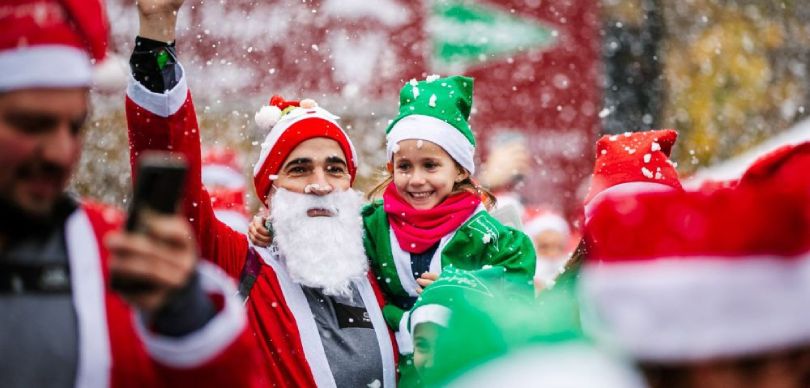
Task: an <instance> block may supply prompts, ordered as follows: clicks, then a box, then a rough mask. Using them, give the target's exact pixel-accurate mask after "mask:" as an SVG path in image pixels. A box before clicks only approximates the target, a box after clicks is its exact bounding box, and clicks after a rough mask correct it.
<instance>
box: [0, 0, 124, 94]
mask: <svg viewBox="0 0 810 388" xmlns="http://www.w3.org/2000/svg"><path fill="white" fill-rule="evenodd" d="M107 35H108V26H107V16H106V13H105V11H104V7H103V5H102V3H101V2H100V1H98V0H35V1H32V0H5V1H3V2H2V4H0V73H1V74H3V76H2V77H0V91H9V90H17V89H25V88H46V87H84V86H88V87H89V86H90V85H91V83H92V76H93V71H92V70H93V63H94V62H100V61H101V60H103V59H104V56H105V53H106V50H107Z"/></svg>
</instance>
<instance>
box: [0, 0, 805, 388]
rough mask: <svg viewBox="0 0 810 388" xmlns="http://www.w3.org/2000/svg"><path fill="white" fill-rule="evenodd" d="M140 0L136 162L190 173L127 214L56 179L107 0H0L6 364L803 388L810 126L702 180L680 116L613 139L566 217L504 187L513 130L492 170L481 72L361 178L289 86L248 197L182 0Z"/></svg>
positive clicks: (392, 132) (22, 376) (424, 115)
mask: <svg viewBox="0 0 810 388" xmlns="http://www.w3.org/2000/svg"><path fill="white" fill-rule="evenodd" d="M135 7H136V8H137V10H138V15H139V22H140V29H139V32H138V35H137V36H135V37H133V38H134V42H135V43H134V50H133V52H132V54H131V57H130V62H129V63H130V68H131V77H130V78H129V84H128V86H127V89H126V100H125V102H124V106H125V110H126V119H127V133H128V136H129V143H130V162H131V166H132V175H133V180H137V179H138V169H137V166H138V161H139V158H140V157H141V156H142V155H145V154H147V153H150V152H153V151H168V152H171V153H172V154H173V155H175V156H176V157H178V158H181V159H182V160H184V161H185V163H186V165H187V167H188V171H187V177H186V179H185V180H184V181H182V182H177V185H182V186H183V195H182V196H181V199H180V203H179V204H178V211H177V214H171V215H166V214H160V213H156V212H149V211H147V212H145V213H143V214H142V217H141V219H140V222H141V224H142V225H141V228H139V229H138V230H136V231H131V230H129V229H123V228H122V227H121V226H122V224H123V223H124V220H125V216H123V215H122V213H121V212H120V211H119V210H116V209H113V208H110V207H107V206H104V205H100V204H96V203H92V202H88V201H83V200H79V199H76V198H74V197H72V196H71V195H70V194H68V193H66V191H65V187H66V186H67V183H68V180H69V179H70V175H71V172H72V171H73V169H74V168H75V166H76V164H77V162H78V160H79V158H80V156H81V146H82V141H83V139H82V135H81V127H82V126H83V124H84V122H85V120H86V119H87V116H88V111H89V110H90V109H91V107H90V106H89V103H88V101H89V99H88V95H89V91H90V86H91V75H92V64H91V63H92V62H99V61H102V60H103V59H104V55H105V50H106V36H107V30H106V29H107V25H106V20H105V17H104V15H103V6H102V4H101V3H99V2H98V1H97V0H92V1H85V2H75V1H60V0H27V1H26V0H11V1H10V2H9V3H7V4H3V5H0V31H3V34H2V38H0V70H2V74H3V75H2V76H0V165H2V170H0V213H2V215H3V217H0V266H2V270H0V281H1V283H0V284H2V292H3V296H2V298H0V305H2V307H3V310H4V314H3V318H0V329H2V333H4V334H2V335H0V349H2V350H3V352H2V353H0V361H1V362H0V371H1V373H0V376H2V377H0V381H2V382H0V385H2V386H9V387H30V386H54V387H56V386H91V387H99V386H116V387H118V386H209V385H211V386H289V387H316V386H317V387H395V386H403V387H411V386H461V387H469V386H482V387H484V386H486V387H489V386H549V387H595V386H598V387H786V388H788V387H807V386H810V329H808V327H810V326H808V325H807V324H806V322H807V321H808V318H810V316H809V315H808V311H810V310H807V309H806V308H805V307H804V304H805V301H806V300H807V297H809V296H810V267H808V265H810V205H808V203H810V179H807V177H806V171H807V170H808V168H810V143H803V144H797V145H790V146H786V147H783V148H781V149H778V150H776V151H774V152H773V153H770V154H768V155H763V157H762V158H761V159H759V160H758V161H757V162H756V163H755V164H753V165H752V166H751V167H750V168H749V169H748V170H747V171H746V173H745V174H744V175H743V176H742V177H740V178H739V179H738V180H737V181H734V182H711V183H709V184H706V185H705V186H704V187H702V188H700V189H699V190H696V191H687V190H685V189H684V188H683V187H682V185H681V183H680V177H679V176H678V172H677V170H676V168H675V166H674V163H672V162H671V161H670V159H669V155H670V152H671V150H672V148H673V147H674V146H675V144H676V141H677V132H676V131H674V130H650V131H643V132H627V133H625V134H620V135H609V136H604V137H602V138H601V139H599V140H598V142H597V143H596V145H595V150H596V153H595V165H594V171H593V175H592V178H591V185H590V190H589V192H588V194H587V196H586V197H585V198H584V202H583V212H582V220H581V221H582V222H581V225H582V228H580V229H581V230H576V229H575V228H573V227H572V224H571V223H569V222H568V221H569V220H567V219H566V218H565V217H564V216H562V215H561V214H558V213H556V212H555V211H554V210H553V209H548V208H542V207H532V206H526V205H525V204H523V203H521V201H520V200H519V198H517V196H516V195H514V194H513V193H512V192H511V189H512V188H513V186H514V185H515V184H516V183H517V182H519V180H520V179H523V177H524V176H526V175H528V174H529V173H530V163H529V160H530V158H529V157H528V155H527V154H526V153H525V149H521V148H520V147H519V144H520V140H519V139H520V136H519V135H515V136H505V137H504V139H505V140H504V147H503V148H502V149H501V151H500V152H502V153H503V155H505V156H506V157H508V159H509V160H510V165H509V166H504V165H503V164H500V163H499V162H498V160H499V157H498V154H497V153H496V154H493V155H492V156H491V157H490V158H489V159H488V160H487V166H486V168H484V169H483V171H478V175H476V172H477V169H476V167H477V166H476V163H475V158H474V156H475V153H476V149H477V147H476V144H477V143H476V138H475V136H474V134H473V132H472V130H471V128H470V124H469V122H468V120H469V116H470V112H471V109H472V106H473V90H474V80H473V79H471V78H468V77H464V76H460V75H455V76H448V77H439V76H429V77H427V78H426V79H424V80H417V79H413V80H410V81H408V82H406V83H405V84H404V85H402V87H401V90H400V94H399V97H400V98H399V107H398V108H399V110H398V114H397V115H396V116H395V117H393V118H392V120H391V121H390V124H389V125H388V127H387V128H386V129H385V133H384V136H385V140H386V158H387V166H386V171H387V175H386V176H385V177H384V178H383V179H382V180H381V181H380V182H379V183H378V184H377V185H376V187H375V188H374V189H372V190H371V191H370V192H369V193H366V195H365V196H364V195H363V194H361V193H359V192H358V191H356V190H355V189H353V188H352V185H353V182H354V178H355V174H356V171H357V167H358V164H359V163H360V160H358V156H357V153H356V151H355V147H354V146H353V144H352V139H351V138H350V137H349V136H348V135H347V133H346V132H345V131H344V130H343V128H342V127H341V124H340V122H339V119H338V118H337V117H336V116H335V115H334V114H332V113H331V112H330V111H329V110H327V109H326V108H324V107H321V106H319V105H318V103H317V102H316V101H314V100H312V99H301V100H290V99H285V98H283V97H281V96H273V97H272V98H270V100H269V102H268V103H267V104H266V105H264V106H262V107H261V109H260V110H259V111H258V112H257V113H256V115H255V121H256V124H257V125H258V127H259V128H260V129H261V130H263V131H264V133H265V134H266V135H265V139H264V141H263V142H262V146H261V152H260V155H259V157H258V160H257V161H255V163H254V168H253V189H254V190H255V192H256V194H257V197H258V198H259V199H260V201H261V206H262V209H260V210H259V212H258V214H256V215H255V216H253V217H251V216H250V215H249V214H248V213H247V211H246V208H245V202H244V200H245V197H244V195H245V191H246V190H248V189H249V188H248V184H247V182H246V180H245V178H244V176H243V175H242V174H241V157H242V155H236V154H234V153H232V152H230V151H227V150H222V149H211V150H206V152H205V153H203V151H202V149H201V147H202V145H201V141H200V132H201V131H204V130H205V129H204V128H200V126H199V125H198V122H197V116H196V113H195V105H194V100H193V98H192V94H191V91H190V90H189V87H188V74H187V73H186V72H185V70H184V68H183V65H182V63H181V61H180V60H179V58H180V57H181V55H178V52H181V51H182V43H183V42H176V41H175V30H176V28H177V24H176V22H177V15H178V13H180V12H184V10H183V0H139V1H138V2H137V5H136V6H135ZM381 136H382V134H381ZM515 139H518V141H514V140H515ZM510 142H511V143H510ZM499 168H500V171H499ZM478 170H481V169H480V168H479V169H478ZM490 189H492V190H491V191H490ZM122 280H123V281H125V282H126V281H134V282H139V283H141V284H146V285H147V286H148V287H142V288H125V287H113V286H111V284H115V282H116V281H122ZM43 370H47V371H48V372H49V373H43Z"/></svg>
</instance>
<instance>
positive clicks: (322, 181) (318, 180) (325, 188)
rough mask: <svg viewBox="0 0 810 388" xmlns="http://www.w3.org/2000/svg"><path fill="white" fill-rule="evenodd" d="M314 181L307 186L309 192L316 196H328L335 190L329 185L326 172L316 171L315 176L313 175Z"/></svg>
mask: <svg viewBox="0 0 810 388" xmlns="http://www.w3.org/2000/svg"><path fill="white" fill-rule="evenodd" d="M313 178H314V179H313V181H312V182H311V183H310V184H309V185H307V190H306V191H308V192H309V193H310V194H314V195H319V196H320V195H327V194H329V193H331V192H332V191H333V190H334V189H335V188H334V187H333V186H332V185H331V184H329V182H328V181H327V179H326V172H325V171H323V170H320V169H316V170H315V174H313Z"/></svg>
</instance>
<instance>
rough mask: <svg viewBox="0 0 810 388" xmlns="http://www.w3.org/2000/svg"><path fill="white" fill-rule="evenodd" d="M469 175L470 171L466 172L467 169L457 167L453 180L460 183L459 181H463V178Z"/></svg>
mask: <svg viewBox="0 0 810 388" xmlns="http://www.w3.org/2000/svg"><path fill="white" fill-rule="evenodd" d="M469 177H470V173H469V172H467V170H465V169H463V168H459V169H458V174H456V179H455V182H456V183H461V182H463V181H464V180H465V179H467V178H469Z"/></svg>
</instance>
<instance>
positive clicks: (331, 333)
mask: <svg viewBox="0 0 810 388" xmlns="http://www.w3.org/2000/svg"><path fill="white" fill-rule="evenodd" d="M301 289H302V290H303V291H304V295H306V297H307V302H308V303H309V308H310V310H311V311H312V315H313V317H314V318H315V324H316V325H317V326H318V331H319V332H320V335H321V342H323V348H324V352H325V353H326V359H327V360H328V361H329V368H330V369H332V375H333V376H334V378H335V383H336V384H337V386H338V387H367V386H368V385H369V384H374V381H375V380H376V381H378V382H379V383H380V384H381V383H382V381H383V367H382V355H381V354H380V346H379V343H378V341H377V335H376V333H375V332H374V326H373V325H372V323H371V319H370V318H369V315H368V311H367V310H366V307H365V305H364V304H363V299H362V297H361V296H360V292H359V291H358V290H357V288H356V287H355V286H354V285H352V297H346V298H343V297H335V296H328V295H324V294H323V292H321V290H320V289H317V288H309V287H301Z"/></svg>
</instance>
